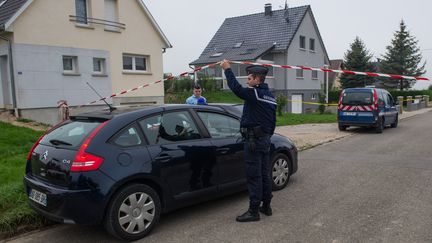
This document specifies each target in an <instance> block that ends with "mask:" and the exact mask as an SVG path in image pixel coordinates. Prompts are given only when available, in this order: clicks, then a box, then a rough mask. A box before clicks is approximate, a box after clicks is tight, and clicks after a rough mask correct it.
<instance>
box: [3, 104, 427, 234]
mask: <svg viewBox="0 0 432 243" xmlns="http://www.w3.org/2000/svg"><path fill="white" fill-rule="evenodd" d="M431 121H432V112H428V113H425V114H422V115H418V116H415V117H412V118H409V119H405V120H403V121H401V122H400V123H399V127H398V128H396V129H394V128H387V129H385V130H384V133H383V134H375V133H374V132H370V131H367V130H362V129H358V130H356V131H355V133H356V135H354V136H350V137H347V138H343V139H341V140H339V141H335V142H332V143H328V144H325V145H321V146H318V147H315V148H313V149H310V150H307V151H304V152H301V153H300V155H299V171H298V173H297V174H295V175H294V176H293V177H292V178H291V181H290V183H289V184H288V187H287V188H285V189H284V190H282V191H278V192H275V193H274V200H273V210H274V215H273V216H271V217H265V216H262V218H261V221H259V222H254V223H237V222H235V220H234V219H235V216H236V215H238V214H240V213H242V212H243V210H244V209H245V208H246V207H247V194H246V193H240V194H237V195H234V196H230V197H226V198H223V199H220V200H216V201H211V202H208V203H204V204H200V205H197V206H193V207H188V208H185V209H181V210H179V211H176V212H173V213H170V214H168V215H164V216H163V217H162V219H161V222H160V223H159V225H158V226H157V227H156V228H155V229H154V231H153V232H152V233H151V234H150V235H149V236H148V237H146V238H145V239H144V240H142V242H432V186H431V185H432V122H431ZM12 242H115V240H114V239H113V238H111V237H110V236H108V235H107V234H106V233H105V231H104V230H103V229H102V228H101V227H82V226H69V225H62V226H57V227H54V228H51V229H48V230H45V231H40V232H33V233H30V234H27V235H24V236H21V237H20V238H16V239H15V240H13V241H12Z"/></svg>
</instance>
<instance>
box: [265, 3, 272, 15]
mask: <svg viewBox="0 0 432 243" xmlns="http://www.w3.org/2000/svg"><path fill="white" fill-rule="evenodd" d="M264 15H265V16H270V15H272V5H271V3H266V4H265V5H264Z"/></svg>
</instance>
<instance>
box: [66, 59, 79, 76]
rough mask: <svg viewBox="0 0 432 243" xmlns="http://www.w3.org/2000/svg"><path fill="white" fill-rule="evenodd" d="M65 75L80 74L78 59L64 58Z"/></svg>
mask: <svg viewBox="0 0 432 243" xmlns="http://www.w3.org/2000/svg"><path fill="white" fill-rule="evenodd" d="M63 73H70V74H73V73H78V57H76V56H63Z"/></svg>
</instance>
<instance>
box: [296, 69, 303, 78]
mask: <svg viewBox="0 0 432 243" xmlns="http://www.w3.org/2000/svg"><path fill="white" fill-rule="evenodd" d="M296 78H303V69H296Z"/></svg>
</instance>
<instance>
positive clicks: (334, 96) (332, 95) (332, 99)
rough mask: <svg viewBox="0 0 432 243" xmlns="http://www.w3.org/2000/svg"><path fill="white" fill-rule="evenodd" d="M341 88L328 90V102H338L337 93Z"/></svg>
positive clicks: (338, 93)
mask: <svg viewBox="0 0 432 243" xmlns="http://www.w3.org/2000/svg"><path fill="white" fill-rule="evenodd" d="M341 91H342V90H330V91H329V104H332V103H338V101H339V95H340V92H341Z"/></svg>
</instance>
